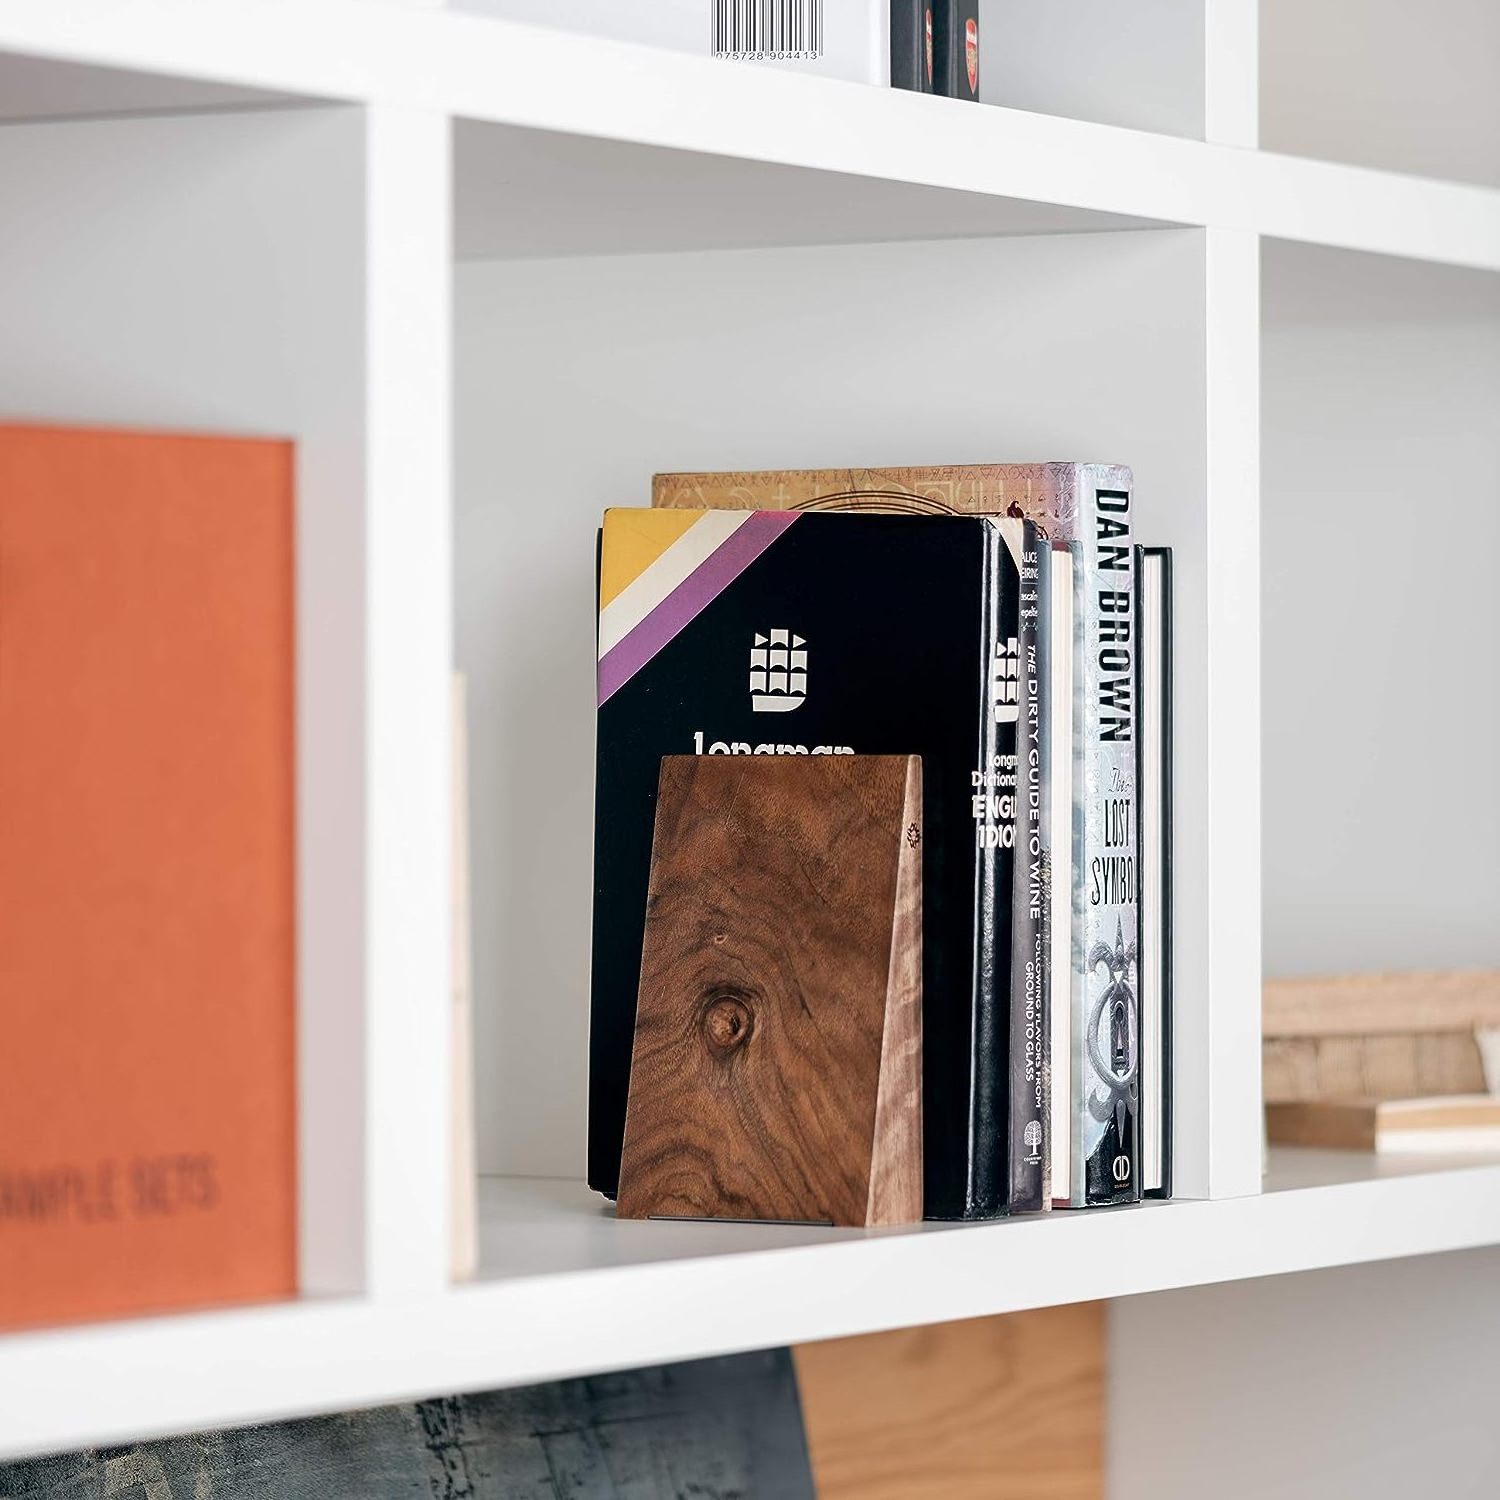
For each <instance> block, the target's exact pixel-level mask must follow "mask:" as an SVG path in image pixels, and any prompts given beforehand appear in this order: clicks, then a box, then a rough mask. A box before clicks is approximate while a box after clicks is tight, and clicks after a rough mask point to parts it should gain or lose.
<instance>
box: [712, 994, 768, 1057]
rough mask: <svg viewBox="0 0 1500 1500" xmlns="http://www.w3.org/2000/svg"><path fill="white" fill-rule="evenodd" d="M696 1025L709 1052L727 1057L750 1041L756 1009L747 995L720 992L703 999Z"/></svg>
mask: <svg viewBox="0 0 1500 1500" xmlns="http://www.w3.org/2000/svg"><path fill="white" fill-rule="evenodd" d="M698 1024H699V1027H700V1028H701V1030H702V1032H703V1040H704V1041H705V1042H706V1043H707V1044H708V1050H709V1051H710V1052H712V1053H713V1054H714V1055H715V1056H716V1057H728V1056H729V1055H730V1054H731V1053H733V1052H735V1051H737V1050H738V1049H739V1048H741V1047H743V1046H744V1045H745V1043H746V1042H748V1041H749V1040H750V1035H751V1033H752V1032H753V1031H754V1030H755V1010H754V1007H753V1006H752V1004H751V1001H750V997H749V996H748V995H742V994H737V993H735V992H734V991H725V990H720V991H718V992H717V993H715V994H712V995H709V996H708V997H707V998H706V999H705V1000H704V1002H703V1009H702V1012H701V1014H700V1016H699V1020H698Z"/></svg>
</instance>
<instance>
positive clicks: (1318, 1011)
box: [1261, 969, 1500, 1037]
mask: <svg viewBox="0 0 1500 1500" xmlns="http://www.w3.org/2000/svg"><path fill="white" fill-rule="evenodd" d="M1481 1026H1500V970H1497V969H1452V970H1447V971H1443V972H1438V973H1416V974H1349V975H1343V976H1339V977H1337V978H1332V979H1274V980H1270V981H1268V982H1267V983H1266V985H1265V988H1264V990H1263V992H1262V1005H1261V1031H1262V1034H1263V1035H1265V1036H1268V1037H1292V1036H1360V1035H1366V1034H1370V1033H1374V1032H1414V1031H1425V1032H1434V1031H1449V1032H1452V1031H1467V1032H1473V1031H1474V1030H1475V1029H1477V1028H1478V1027H1481Z"/></svg>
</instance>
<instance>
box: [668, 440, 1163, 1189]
mask: <svg viewBox="0 0 1500 1500" xmlns="http://www.w3.org/2000/svg"><path fill="white" fill-rule="evenodd" d="M1133 490H1134V481H1133V476H1132V474H1131V471H1130V470H1129V469H1128V468H1125V467H1123V466H1121V465H1114V464H1079V463H1037V464H950V465H934V466H926V467H906V468H892V469H802V470H797V469H784V470H760V471H735V472H721V473H675V474H658V475H656V477H655V479H654V481H653V484H652V504H653V505H656V506H661V507H664V508H667V509H675V508H702V507H708V508H713V509H724V510H731V511H737V510H748V509H764V510H770V511H792V512H820V511H856V512H861V513H871V512H873V513H893V514H898V515H903V516H911V517H916V516H941V515H955V514H958V515H1013V516H1014V515H1019V516H1024V517H1026V518H1027V519H1029V520H1032V521H1034V522H1036V523H1037V524H1038V525H1039V527H1040V528H1041V529H1042V530H1043V531H1044V532H1045V533H1046V535H1047V537H1048V539H1049V541H1050V543H1051V555H1050V557H1049V558H1048V559H1047V563H1046V565H1045V568H1044V571H1045V572H1047V573H1050V589H1051V593H1052V607H1051V609H1049V610H1045V611H1043V612H1042V620H1043V622H1044V626H1043V628H1041V629H1039V631H1038V636H1037V639H1038V646H1039V654H1040V656H1041V658H1043V659H1045V658H1048V657H1050V662H1048V663H1047V664H1046V665H1043V661H1041V660H1039V662H1038V668H1039V671H1047V669H1048V667H1049V666H1050V667H1051V668H1052V669H1053V670H1052V671H1051V673H1050V675H1051V676H1052V678H1053V681H1054V684H1055V685H1059V686H1060V685H1061V683H1063V682H1068V683H1071V695H1070V697H1071V701H1065V700H1064V696H1063V694H1061V693H1059V692H1057V691H1054V692H1052V693H1051V694H1050V695H1049V697H1050V700H1051V701H1050V703H1049V705H1048V707H1047V708H1046V709H1045V710H1044V714H1043V718H1044V719H1045V720H1046V721H1047V722H1048V724H1049V727H1050V729H1051V731H1052V732H1051V735H1050V738H1051V741H1052V743H1051V745H1050V747H1048V748H1050V751H1051V753H1050V756H1049V757H1048V769H1049V771H1050V773H1051V774H1050V778H1044V780H1050V786H1049V788H1048V791H1047V794H1046V795H1045V796H1044V797H1043V798H1042V799H1041V801H1040V803H1039V808H1038V818H1039V826H1038V828H1037V830H1036V832H1037V835H1038V843H1039V852H1040V849H1041V848H1045V849H1046V850H1047V866H1048V875H1049V879H1050V885H1051V897H1050V913H1051V926H1050V937H1049V941H1048V943H1047V948H1048V953H1049V959H1050V961H1049V962H1048V963H1047V964H1046V965H1045V966H1044V970H1043V973H1042V985H1041V995H1040V997H1039V998H1038V997H1037V996H1036V995H1035V994H1033V995H1032V996H1030V997H1028V996H1027V995H1026V993H1025V988H1024V986H1025V979H1026V975H1025V971H1024V966H1022V967H1021V968H1019V969H1018V970H1017V972H1016V973H1015V974H1014V975H1013V977H1012V1006H1013V1014H1012V1032H1011V1035H1012V1038H1014V1037H1015V1036H1016V1035H1017V1034H1018V1032H1019V1034H1021V1035H1022V1037H1023V1039H1024V1029H1025V1025H1026V1015H1025V1010H1026V1007H1027V1006H1028V1005H1030V1006H1031V1007H1032V1009H1033V1010H1034V1011H1036V1012H1038V1013H1039V1014H1038V1015H1037V1022H1038V1024H1039V1025H1040V1027H1041V1028H1042V1030H1043V1032H1044V1033H1046V1034H1047V1035H1048V1038H1049V1041H1048V1044H1047V1047H1046V1055H1045V1057H1044V1059H1043V1063H1042V1076H1041V1080H1040V1082H1041V1087H1042V1091H1043V1094H1044V1096H1045V1099H1046V1102H1047V1103H1048V1106H1049V1111H1048V1113H1047V1114H1045V1115H1044V1116H1043V1118H1042V1134H1043V1141H1042V1143H1041V1151H1040V1153H1037V1154H1040V1155H1041V1157H1042V1163H1043V1165H1042V1167H1041V1171H1042V1173H1043V1181H1044V1183H1046V1184H1047V1188H1048V1191H1049V1192H1050V1197H1051V1200H1052V1202H1053V1203H1054V1204H1056V1205H1057V1206H1059V1207H1061V1206H1071V1207H1085V1206H1088V1205H1090V1204H1096V1203H1124V1202H1130V1201H1133V1200H1134V1199H1136V1198H1138V1197H1139V1196H1140V1194H1141V1190H1142V1183H1141V1181H1140V1175H1141V1174H1140V1168H1139V1149H1138V1142H1139V1132H1140V1123H1139V1122H1140V1114H1139V1107H1140V1099H1139V1089H1140V1021H1139V1011H1138V1007H1137V999H1136V997H1137V994H1138V986H1139V974H1138V946H1139V940H1138V935H1137V934H1138V926H1139V919H1138V914H1139V906H1138V899H1139V891H1138V886H1139V864H1138V852H1137V847H1136V836H1137V826H1138V821H1139V820H1138V818H1137V815H1136V805H1137V800H1138V790H1137V787H1136V779H1137V772H1136V764H1137V755H1136V752H1137V746H1136V744H1135V739H1136V735H1135V729H1136V723H1137V718H1136V713H1137V710H1136V705H1135V702H1134V696H1133V691H1132V689H1133V686H1134V674H1135V665H1134V661H1135V653H1136V651H1137V649H1138V634H1139V621H1138V620H1136V619H1134V618H1133V616H1132V611H1131V604H1132V601H1133V599H1134V593H1135V591H1134V567H1133V562H1134V552H1133V549H1132V532H1133V518H1132V510H1133V506H1132V496H1133ZM1048 586H1049V585H1045V584H1044V592H1045V590H1046V588H1047V587H1048ZM1047 627H1050V628H1047ZM1023 633H1024V631H1023ZM1059 671H1060V672H1061V678H1060V679H1059V677H1058V672H1059ZM1070 746H1071V753H1068V752H1069V747H1070ZM1039 748H1040V747H1039ZM1160 769H1161V768H1160V766H1158V770H1160ZM1068 808H1071V810H1072V813H1071V828H1066V827H1065V826H1063V825H1065V824H1066V823H1067V822H1068V821H1069V820H1068V818H1067V816H1066V813H1065V812H1064V810H1065V809H1068ZM1054 809H1055V810H1056V811H1053V810H1054ZM1049 814H1050V816H1049ZM1029 834H1030V830H1029V829H1028V830H1027V835H1028V841H1029ZM1028 853H1029V850H1028ZM1069 895H1071V900H1068V899H1066V898H1067V897H1068V896H1069ZM1029 920H1030V918H1029V917H1028V921H1029ZM1023 925H1024V924H1023ZM1034 939H1035V932H1034V929H1029V935H1028V936H1025V937H1023V938H1022V939H1021V941H1022V942H1023V943H1024V942H1028V941H1030V942H1032V943H1033V945H1034ZM1064 954H1069V955H1071V959H1070V961H1066V962H1065V961H1064V960H1063V957H1062V955H1064ZM1016 1010H1019V1011H1020V1014H1019V1015H1016V1014H1015V1011H1016ZM1032 1065H1033V1068H1034V1065H1035V1059H1034V1058H1033V1059H1032ZM1026 1069H1027V1059H1026V1056H1025V1053H1024V1049H1020V1050H1018V1049H1017V1048H1016V1046H1015V1043H1014V1040H1013V1041H1012V1056H1011V1058H1010V1090H1011V1091H1012V1096H1014V1095H1015V1093H1016V1092H1019V1091H1024V1090H1025V1089H1027V1088H1028V1087H1031V1088H1033V1089H1034V1088H1035V1086H1036V1080H1035V1075H1034V1072H1033V1074H1032V1076H1031V1078H1030V1079H1028V1076H1027V1071H1026ZM1156 1074H1157V1076H1158V1078H1159V1079H1160V1081H1161V1086H1162V1088H1163V1089H1164V1090H1169V1088H1170V1078H1169V1076H1168V1075H1169V1070H1165V1069H1163V1068H1162V1067H1160V1066H1158V1068H1157V1069H1156ZM1054 1079H1055V1080H1056V1081H1057V1088H1058V1089H1059V1090H1060V1092H1061V1094H1062V1097H1060V1098H1058V1099H1057V1100H1056V1101H1053V1099H1052V1097H1051V1095H1052V1090H1053V1084H1054ZM1030 1124H1031V1121H1030V1119H1027V1120H1025V1121H1024V1122H1023V1121H1021V1120H1020V1119H1019V1116H1018V1117H1017V1119H1016V1120H1015V1121H1013V1122H1012V1130H1013V1131H1014V1130H1015V1129H1020V1130H1021V1131H1022V1138H1021V1140H1020V1141H1016V1140H1015V1139H1011V1140H1010V1141H1009V1142H1006V1141H1004V1140H1002V1141H1001V1142H1000V1152H1001V1155H1002V1157H1003V1156H1004V1155H1005V1153H1006V1151H1007V1148H1008V1150H1009V1155H1010V1160H1011V1162H1012V1164H1013V1166H1014V1167H1016V1168H1017V1169H1018V1174H1017V1192H1018V1196H1017V1199H1016V1203H1015V1206H1016V1207H1020V1206H1021V1204H1022V1203H1025V1202H1027V1201H1028V1195H1030V1194H1032V1193H1034V1192H1035V1185H1036V1183H1035V1179H1036V1173H1037V1168H1038V1164H1037V1163H1035V1162H1033V1161H1031V1160H1030V1159H1029V1158H1031V1156H1032V1155H1033V1150H1032V1147H1031V1145H1030V1144H1029V1143H1028V1142H1027V1141H1026V1139H1025V1134H1026V1131H1027V1128H1028V1127H1029V1126H1030ZM1032 1134H1035V1132H1032ZM1168 1149H1169V1147H1168ZM1001 1170H1003V1166H1002V1168H1001ZM1166 1172H1167V1174H1168V1175H1167V1176H1166V1177H1165V1179H1164V1180H1165V1181H1167V1182H1169V1181H1170V1175H1169V1174H1170V1167H1169V1166H1167V1167H1166ZM1049 1177H1050V1182H1048V1178H1049ZM1040 1206H1045V1201H1044V1203H1043V1204H1042V1205H1040Z"/></svg>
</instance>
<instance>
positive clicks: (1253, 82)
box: [1203, 0, 1260, 147]
mask: <svg viewBox="0 0 1500 1500" xmlns="http://www.w3.org/2000/svg"><path fill="white" fill-rule="evenodd" d="M1259 62H1260V6H1259V4H1258V0H1203V139H1204V140H1206V141H1208V142H1210V143H1211V144H1213V145H1216V146H1247V147H1254V145H1255V143H1256V141H1257V140H1258V139H1259V135H1260V66H1259Z"/></svg>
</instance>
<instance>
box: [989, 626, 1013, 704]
mask: <svg viewBox="0 0 1500 1500" xmlns="http://www.w3.org/2000/svg"><path fill="white" fill-rule="evenodd" d="M990 702H991V703H992V705H993V706H994V710H995V722H996V723H997V724H1014V723H1015V722H1016V720H1017V719H1019V718H1020V717H1021V647H1020V643H1019V642H1018V641H1017V640H1016V638H1015V636H1013V635H1012V636H1007V637H1006V639H1005V640H1003V641H996V642H995V654H994V656H993V658H992V660H991V664H990Z"/></svg>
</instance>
